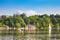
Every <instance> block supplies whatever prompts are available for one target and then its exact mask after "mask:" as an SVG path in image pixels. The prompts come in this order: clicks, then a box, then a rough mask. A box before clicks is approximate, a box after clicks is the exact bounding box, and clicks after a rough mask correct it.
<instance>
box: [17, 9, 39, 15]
mask: <svg viewBox="0 0 60 40" xmlns="http://www.w3.org/2000/svg"><path fill="white" fill-rule="evenodd" d="M18 13H19V14H22V13H25V14H26V16H32V15H38V13H37V12H36V11H33V10H27V11H22V10H18Z"/></svg>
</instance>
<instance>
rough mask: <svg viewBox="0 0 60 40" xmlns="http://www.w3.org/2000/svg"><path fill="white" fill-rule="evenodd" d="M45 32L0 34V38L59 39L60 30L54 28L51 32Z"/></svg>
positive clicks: (24, 39)
mask: <svg viewBox="0 0 60 40" xmlns="http://www.w3.org/2000/svg"><path fill="white" fill-rule="evenodd" d="M47 32H48V31H47ZM47 32H46V31H40V33H36V34H34V33H32V34H29V33H27V34H20V35H14V34H13V35H7V34H6V35H0V40H60V30H54V31H52V33H51V34H49V33H47Z"/></svg>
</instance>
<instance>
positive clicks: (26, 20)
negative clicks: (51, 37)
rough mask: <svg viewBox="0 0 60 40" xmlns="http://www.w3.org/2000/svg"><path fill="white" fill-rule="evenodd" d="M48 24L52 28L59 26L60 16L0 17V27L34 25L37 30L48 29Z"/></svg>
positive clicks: (21, 15)
mask: <svg viewBox="0 0 60 40" xmlns="http://www.w3.org/2000/svg"><path fill="white" fill-rule="evenodd" d="M49 23H50V24H51V26H52V27H57V26H60V15H59V14H56V15H53V14H52V15H50V16H49V15H47V14H44V15H34V16H29V17H27V16H26V15H25V14H24V13H23V14H20V15H13V16H6V15H2V16H0V27H6V26H8V27H16V28H19V27H26V25H28V24H31V25H35V26H36V27H38V28H42V27H43V28H45V27H48V25H49Z"/></svg>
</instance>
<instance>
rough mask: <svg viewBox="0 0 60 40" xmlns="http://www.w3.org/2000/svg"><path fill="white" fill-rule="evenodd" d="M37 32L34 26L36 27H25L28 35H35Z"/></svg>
mask: <svg viewBox="0 0 60 40" xmlns="http://www.w3.org/2000/svg"><path fill="white" fill-rule="evenodd" d="M35 30H36V26H34V25H27V26H26V27H25V32H26V33H34V32H35Z"/></svg>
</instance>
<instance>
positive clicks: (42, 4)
mask: <svg viewBox="0 0 60 40" xmlns="http://www.w3.org/2000/svg"><path fill="white" fill-rule="evenodd" d="M19 10H22V11H24V12H26V13H28V11H29V12H30V11H32V12H34V13H35V12H36V13H39V14H57V13H58V14H59V13H60V1H59V0H0V15H13V14H14V13H16V12H18V11H19ZM20 12H21V11H20ZM29 15H30V14H29Z"/></svg>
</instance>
